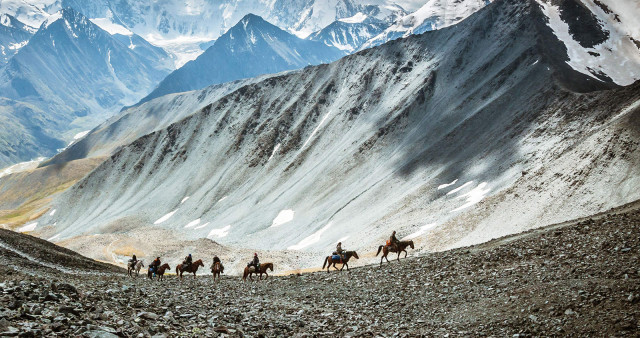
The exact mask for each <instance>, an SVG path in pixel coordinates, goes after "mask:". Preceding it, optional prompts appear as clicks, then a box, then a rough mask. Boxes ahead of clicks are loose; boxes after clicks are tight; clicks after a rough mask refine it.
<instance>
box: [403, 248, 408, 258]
mask: <svg viewBox="0 0 640 338" xmlns="http://www.w3.org/2000/svg"><path fill="white" fill-rule="evenodd" d="M408 254H409V253H408V252H407V250H404V258H407V255H408Z"/></svg>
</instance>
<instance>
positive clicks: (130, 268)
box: [127, 259, 144, 277]
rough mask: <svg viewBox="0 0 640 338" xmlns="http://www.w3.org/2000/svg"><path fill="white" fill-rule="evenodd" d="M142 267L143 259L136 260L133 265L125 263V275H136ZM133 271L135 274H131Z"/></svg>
mask: <svg viewBox="0 0 640 338" xmlns="http://www.w3.org/2000/svg"><path fill="white" fill-rule="evenodd" d="M142 267H144V260H143V259H141V260H139V261H136V264H135V265H131V263H129V264H127V275H129V277H138V275H139V274H140V269H141V268H142ZM134 272H135V273H136V275H135V276H134V275H133V273H134Z"/></svg>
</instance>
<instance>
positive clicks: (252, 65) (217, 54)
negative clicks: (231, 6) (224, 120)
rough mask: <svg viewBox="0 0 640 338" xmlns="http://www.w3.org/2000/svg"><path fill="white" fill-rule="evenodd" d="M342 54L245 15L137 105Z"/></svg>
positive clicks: (325, 60) (325, 59) (327, 60)
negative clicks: (157, 98) (169, 95)
mask: <svg viewBox="0 0 640 338" xmlns="http://www.w3.org/2000/svg"><path fill="white" fill-rule="evenodd" d="M343 55H344V53H342V52H340V51H339V50H337V49H334V48H332V47H328V46H326V45H324V44H322V43H320V42H315V41H307V40H303V39H299V38H297V37H296V36H294V35H292V34H290V33H287V32H285V31H284V30H282V29H280V28H278V27H277V26H275V25H272V24H270V23H269V22H267V21H266V20H264V19H263V18H261V17H260V16H257V15H255V14H247V15H246V16H245V17H243V18H242V20H240V21H239V22H238V23H237V24H236V25H235V26H233V27H232V28H231V29H229V30H228V31H227V32H226V33H225V34H224V35H222V36H221V37H220V38H218V39H217V40H216V41H215V43H214V44H213V45H212V46H211V47H209V48H208V49H207V50H206V51H205V52H204V53H203V54H202V55H200V56H199V57H198V58H197V59H196V60H194V61H190V62H188V63H187V64H185V65H184V66H183V67H181V68H179V69H177V70H176V71H174V72H172V73H171V74H169V75H168V76H167V77H166V78H165V79H164V80H162V81H161V82H160V84H159V85H158V87H157V88H156V89H155V90H154V91H153V92H151V93H150V94H149V95H147V96H146V97H145V98H143V99H142V100H141V101H140V102H139V103H138V104H140V103H144V102H146V101H148V100H150V99H152V98H156V97H159V96H162V95H166V94H171V93H176V92H184V91H189V90H194V89H201V88H203V87H206V86H209V85H213V84H218V83H224V82H229V81H234V80H239V79H243V78H250V77H254V76H259V75H262V74H267V73H279V72H282V71H287V70H292V69H297V68H302V67H304V66H307V65H310V64H318V63H323V62H330V61H333V60H336V59H337V58H339V57H341V56H343Z"/></svg>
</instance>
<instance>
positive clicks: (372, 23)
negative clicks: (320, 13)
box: [307, 13, 390, 53]
mask: <svg viewBox="0 0 640 338" xmlns="http://www.w3.org/2000/svg"><path fill="white" fill-rule="evenodd" d="M389 25H390V24H389V23H388V22H386V21H382V20H378V19H376V18H374V17H370V16H368V15H366V14H364V13H358V14H356V15H354V16H352V17H350V18H345V19H339V20H337V21H334V22H333V23H332V24H330V25H329V26H327V27H325V28H323V29H322V30H320V31H317V32H314V33H311V35H309V36H308V37H307V39H309V40H312V41H320V42H323V43H324V44H326V45H327V46H332V47H336V48H338V49H340V50H343V51H345V52H348V53H353V52H354V51H357V50H359V49H360V47H361V46H362V45H364V44H365V43H366V42H367V41H369V40H370V39H372V38H373V37H375V36H377V35H378V34H380V33H382V32H383V31H384V30H385V29H386V28H388V27H389Z"/></svg>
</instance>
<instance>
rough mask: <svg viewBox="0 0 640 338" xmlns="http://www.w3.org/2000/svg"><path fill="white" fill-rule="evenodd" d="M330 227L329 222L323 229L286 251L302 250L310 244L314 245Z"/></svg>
mask: <svg viewBox="0 0 640 338" xmlns="http://www.w3.org/2000/svg"><path fill="white" fill-rule="evenodd" d="M331 225H333V222H329V223H328V224H327V225H325V226H324V227H322V229H320V230H318V231H316V232H315V233H313V234H312V235H310V236H308V237H306V238H304V239H303V240H301V241H300V242H299V243H298V244H296V245H292V246H290V247H288V248H287V249H288V250H302V249H304V248H306V247H308V246H310V245H312V244H315V243H317V242H319V241H320V238H322V234H324V233H325V231H327V230H329V228H331Z"/></svg>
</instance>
